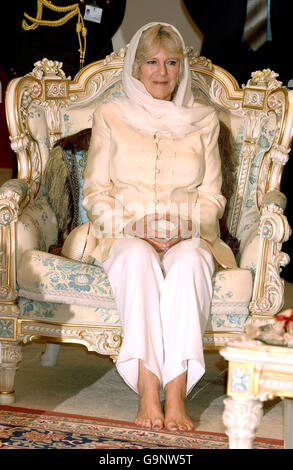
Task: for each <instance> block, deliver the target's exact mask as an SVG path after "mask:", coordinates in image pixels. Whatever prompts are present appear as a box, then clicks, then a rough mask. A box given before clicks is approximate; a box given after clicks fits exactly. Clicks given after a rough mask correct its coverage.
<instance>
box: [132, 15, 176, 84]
mask: <svg viewBox="0 0 293 470" xmlns="http://www.w3.org/2000/svg"><path fill="white" fill-rule="evenodd" d="M160 47H163V48H164V49H165V50H166V51H168V52H169V53H171V54H172V55H173V54H174V56H175V57H178V58H179V60H180V69H179V80H180V79H181V75H182V72H183V58H184V51H183V46H182V40H181V38H180V37H179V36H178V34H177V33H176V32H175V31H174V29H173V28H171V26H163V25H161V24H157V25H155V26H152V27H151V28H148V29H146V30H145V31H143V33H142V35H141V37H140V40H139V43H138V46H137V49H136V54H135V59H134V63H133V69H132V75H133V77H134V78H137V79H139V70H140V67H141V66H142V65H143V64H144V63H145V61H146V60H147V58H148V57H151V56H152V55H155V54H156V53H157V52H158V51H159V49H160Z"/></svg>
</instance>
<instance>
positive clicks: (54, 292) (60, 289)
mask: <svg viewBox="0 0 293 470" xmlns="http://www.w3.org/2000/svg"><path fill="white" fill-rule="evenodd" d="M17 283H18V287H19V295H20V296H21V297H27V298H29V299H34V300H39V301H45V302H57V303H65V304H73V305H83V306H87V307H102V308H116V305H115V301H114V297H113V294H112V289H111V285H110V283H109V280H108V276H107V274H106V273H105V271H104V270H103V268H102V267H100V266H95V265H91V264H85V263H80V262H78V261H73V260H69V259H67V258H63V257H61V256H56V255H52V254H49V253H45V252H42V251H38V250H28V251H26V252H25V253H24V254H23V256H22V258H21V261H20V266H19V269H18V276H17Z"/></svg>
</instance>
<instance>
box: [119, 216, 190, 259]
mask: <svg viewBox="0 0 293 470" xmlns="http://www.w3.org/2000/svg"><path fill="white" fill-rule="evenodd" d="M172 227H173V228H172ZM183 227H184V229H185V230H184V229H183ZM187 231H188V232H187ZM183 232H184V233H183ZM186 232H187V233H186ZM123 233H124V234H125V235H132V236H135V237H138V238H142V239H143V240H145V241H147V242H148V243H149V244H150V245H152V246H153V247H154V248H155V250H156V251H157V252H167V251H168V250H169V249H170V248H171V247H172V246H173V245H176V243H178V242H180V241H182V240H186V239H188V238H191V237H192V221H191V220H183V219H182V218H180V217H179V216H173V215H172V216H171V215H170V214H164V215H162V214H159V213H154V214H147V215H145V216H144V217H143V218H142V219H140V220H138V221H134V222H133V221H130V222H129V223H128V224H126V225H125V227H124V229H123Z"/></svg>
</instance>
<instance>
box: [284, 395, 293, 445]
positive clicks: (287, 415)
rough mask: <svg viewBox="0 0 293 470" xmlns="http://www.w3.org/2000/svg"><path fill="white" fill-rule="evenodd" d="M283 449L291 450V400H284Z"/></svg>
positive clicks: (292, 424) (292, 403) (292, 408)
mask: <svg viewBox="0 0 293 470" xmlns="http://www.w3.org/2000/svg"><path fill="white" fill-rule="evenodd" d="M284 426H285V432H284V449H293V398H285V400H284Z"/></svg>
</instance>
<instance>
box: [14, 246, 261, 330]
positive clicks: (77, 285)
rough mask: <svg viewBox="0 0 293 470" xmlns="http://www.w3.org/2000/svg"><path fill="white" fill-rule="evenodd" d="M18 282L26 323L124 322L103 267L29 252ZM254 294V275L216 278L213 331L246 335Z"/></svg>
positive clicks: (237, 272) (232, 272)
mask: <svg viewBox="0 0 293 470" xmlns="http://www.w3.org/2000/svg"><path fill="white" fill-rule="evenodd" d="M17 281H18V286H19V295H20V297H22V299H21V315H22V316H24V317H26V318H33V319H39V320H46V321H55V322H56V321H57V322H58V321H59V322H69V323H71V322H78V323H80V322H83V321H84V322H85V323H88V322H89V323H95V322H96V323H97V324H98V323H99V322H101V323H104V322H105V318H107V322H110V323H111V324H117V322H119V320H118V314H117V310H116V304H115V299H114V297H113V292H112V289H111V285H110V283H109V279H108V276H107V274H106V273H105V271H104V269H103V267H102V266H96V265H90V264H85V263H81V262H78V261H73V260H69V259H66V258H63V257H61V256H56V255H52V254H48V253H45V252H42V251H37V250H29V251H26V252H25V253H24V255H23V256H22V258H21V261H20V267H19V270H18V279H17ZM251 294H252V275H251V272H250V271H249V270H247V269H228V270H221V271H218V272H216V273H215V275H214V276H213V298H212V310H211V315H210V319H209V322H208V326H207V330H212V331H221V330H222V331H223V330H225V331H229V330H237V331H238V330H239V331H241V330H242V329H243V325H244V323H245V320H246V318H247V316H248V314H249V310H248V306H249V301H250V298H251ZM31 300H34V301H36V302H31ZM62 304H65V305H64V306H63V308H62ZM69 306H70V308H69ZM77 306H79V308H77Z"/></svg>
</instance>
